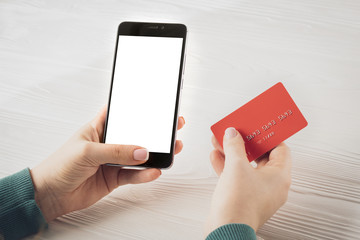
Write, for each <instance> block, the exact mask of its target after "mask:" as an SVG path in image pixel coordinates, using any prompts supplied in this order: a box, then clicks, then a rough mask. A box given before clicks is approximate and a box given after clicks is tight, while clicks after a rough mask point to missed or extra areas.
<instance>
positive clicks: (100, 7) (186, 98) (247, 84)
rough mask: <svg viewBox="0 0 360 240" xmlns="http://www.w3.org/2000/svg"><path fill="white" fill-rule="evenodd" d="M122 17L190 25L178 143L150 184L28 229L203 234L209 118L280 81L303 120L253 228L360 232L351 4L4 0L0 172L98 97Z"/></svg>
mask: <svg viewBox="0 0 360 240" xmlns="http://www.w3.org/2000/svg"><path fill="white" fill-rule="evenodd" d="M125 20H136V21H164V22H181V23H184V24H186V25H187V26H188V29H189V40H188V49H187V63H186V74H185V81H184V89H183V95H182V104H181V114H182V115H183V116H185V119H186V126H185V128H184V129H183V130H181V131H180V132H179V138H180V139H182V140H183V142H184V150H183V152H182V153H181V154H180V155H178V156H177V157H176V162H175V164H174V166H173V167H172V169H170V170H168V171H165V172H164V173H163V176H162V177H161V178H160V179H159V180H157V181H155V182H153V183H149V184H143V185H134V186H127V187H124V188H121V189H118V190H116V191H114V192H113V193H112V194H110V195H109V196H108V197H106V198H105V199H103V200H102V201H100V202H98V203H97V204H95V205H94V206H92V207H90V208H88V209H85V210H82V211H78V212H74V213H71V214H68V215H66V216H64V217H61V218H59V219H57V220H56V221H54V222H51V223H50V227H49V230H48V231H46V232H45V233H42V234H40V235H39V236H36V237H35V238H37V237H40V238H41V239H47V238H51V239H64V238H67V239H98V238H101V239H114V238H116V239H201V238H203V235H202V229H203V222H204V220H205V218H206V216H207V212H208V209H209V203H210V198H211V194H212V191H213V189H214V187H215V184H216V180H217V179H216V176H215V173H214V172H213V171H212V169H211V166H210V163H209V153H210V151H211V144H210V137H211V132H210V129H209V127H210V126H211V125H212V124H213V123H214V122H216V121H217V120H219V119H220V118H222V117H223V116H224V115H226V114H228V113H230V112H231V111H233V110H234V109H236V108H237V107H239V106H240V105H242V104H244V103H246V102H247V101H248V100H250V99H251V98H253V97H254V96H256V95H257V94H259V93H261V92H262V91H264V90H265V89H267V88H268V87H270V86H271V85H273V84H275V83H276V82H278V81H281V82H283V83H284V85H285V86H286V87H287V89H288V91H289V92H290V94H291V95H292V96H293V98H294V100H295V102H296V103H297V104H298V106H299V108H300V109H301V110H302V112H303V113H304V115H305V117H306V118H307V120H308V122H309V126H308V127H307V128H306V129H304V130H303V131H301V132H299V133H298V134H296V135H295V136H293V137H292V138H290V139H289V140H288V141H287V143H288V145H289V146H290V147H291V149H292V155H293V165H294V166H293V182H292V186H291V190H290V195H289V200H288V202H287V203H286V204H285V205H284V206H283V207H282V208H281V209H280V210H279V211H278V213H277V214H276V215H275V216H274V217H273V218H272V219H271V220H270V221H268V223H266V224H265V225H264V226H263V227H262V228H261V229H260V230H259V231H258V233H257V234H258V236H259V237H261V238H264V239H359V236H360V220H359V219H360V187H359V186H360V151H359V149H360V148H359V146H358V145H359V142H360V138H359V134H360V127H359V121H360V112H359V102H360V82H359V76H360V68H359V66H360V59H359V56H360V45H359V42H360V2H359V1H356V0H346V1H338V0H326V1H325V0H318V1H311V0H300V1H285V0H274V1H266V0H259V1H245V0H240V1H236V0H224V1H204V0H198V1H190V0H181V1H170V0H155V1H145V0H137V1H130V0H125V1H95V0H89V1H80V0H75V1H70V0H64V1H54V0H51V1H43V0H35V1H20V0H11V1H10V0H5V1H1V2H0V135H1V137H0V177H3V176H6V175H9V174H11V173H14V172H16V171H18V170H21V169H23V168H25V167H33V166H34V165H36V164H38V163H39V162H40V161H41V160H42V159H44V158H45V157H46V156H47V155H49V154H50V153H51V152H53V151H54V150H55V149H56V148H57V147H59V146H60V145H61V144H62V143H63V142H64V141H65V140H66V139H67V138H68V137H69V136H71V134H72V133H73V132H74V131H75V130H77V129H78V128H79V127H80V126H81V125H83V124H84V123H86V122H87V121H89V120H90V119H91V118H92V117H93V116H95V114H96V112H97V111H99V110H100V108H101V107H102V106H103V105H104V104H105V103H106V101H107V95H108V90H109V84H110V74H111V68H112V59H113V51H114V46H115V31H116V27H117V25H118V24H119V23H120V22H122V21H125ZM54 167H56V166H54Z"/></svg>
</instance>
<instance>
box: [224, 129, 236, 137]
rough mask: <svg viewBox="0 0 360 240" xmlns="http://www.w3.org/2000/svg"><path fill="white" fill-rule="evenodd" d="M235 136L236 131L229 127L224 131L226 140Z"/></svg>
mask: <svg viewBox="0 0 360 240" xmlns="http://www.w3.org/2000/svg"><path fill="white" fill-rule="evenodd" d="M236 135H237V131H236V129H235V128H233V127H229V128H227V129H226V130H225V136H224V137H225V138H226V139H230V138H233V137H235V136H236Z"/></svg>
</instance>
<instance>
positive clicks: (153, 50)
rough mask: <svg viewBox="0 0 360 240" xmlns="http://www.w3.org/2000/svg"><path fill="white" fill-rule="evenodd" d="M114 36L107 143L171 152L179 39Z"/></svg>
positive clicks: (178, 66)
mask: <svg viewBox="0 0 360 240" xmlns="http://www.w3.org/2000/svg"><path fill="white" fill-rule="evenodd" d="M118 41H119V42H118V50H117V59H116V66H115V72H114V80H113V88H112V96H111V103H110V112H109V117H108V125H107V133H106V143H113V144H129V145H130V144H131V145H139V146H142V147H145V148H147V149H148V150H149V151H150V152H162V153H170V147H171V137H172V129H173V121H174V113H175V101H176V91H177V85H178V78H179V68H180V57H181V48H182V38H168V37H143V36H123V35H120V36H119V39H118Z"/></svg>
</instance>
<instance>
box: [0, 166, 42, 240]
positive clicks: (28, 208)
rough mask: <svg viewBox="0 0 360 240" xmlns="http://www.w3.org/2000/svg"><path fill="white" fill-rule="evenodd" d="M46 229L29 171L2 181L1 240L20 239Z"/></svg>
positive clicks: (0, 187)
mask: <svg viewBox="0 0 360 240" xmlns="http://www.w3.org/2000/svg"><path fill="white" fill-rule="evenodd" d="M45 228H47V223H46V221H45V219H44V217H43V215H42V213H41V211H40V209H39V207H38V206H37V205H36V202H35V192H34V185H33V183H32V180H31V176H30V171H29V169H28V168H27V169H24V170H22V171H20V172H18V173H15V174H13V175H10V176H8V177H5V178H2V179H0V239H5V240H6V239H20V238H23V237H26V236H29V235H32V234H35V233H37V232H39V231H40V230H42V229H45Z"/></svg>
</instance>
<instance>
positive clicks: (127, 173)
mask: <svg viewBox="0 0 360 240" xmlns="http://www.w3.org/2000/svg"><path fill="white" fill-rule="evenodd" d="M160 175H161V171H160V170H159V169H157V168H149V169H144V170H135V169H121V170H120V171H119V172H118V176H117V183H118V186H121V185H125V184H138V183H146V182H151V181H154V180H155V179H157V178H158V177H160Z"/></svg>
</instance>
